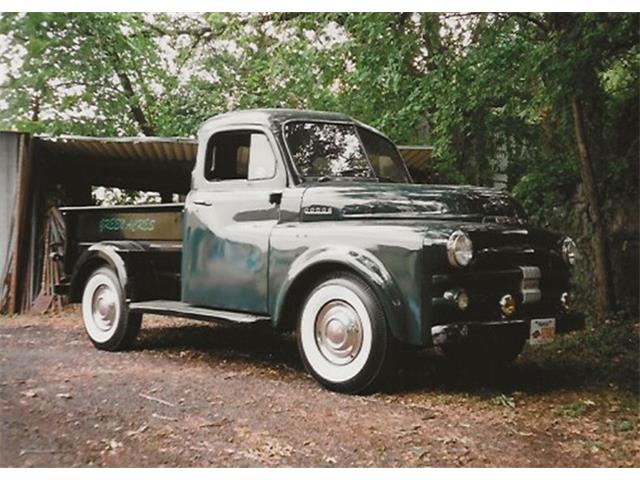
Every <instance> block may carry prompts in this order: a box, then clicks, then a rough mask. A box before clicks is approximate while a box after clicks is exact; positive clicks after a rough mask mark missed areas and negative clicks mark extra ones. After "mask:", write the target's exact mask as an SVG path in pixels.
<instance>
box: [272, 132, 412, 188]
mask: <svg viewBox="0 0 640 480" xmlns="http://www.w3.org/2000/svg"><path fill="white" fill-rule="evenodd" d="M284 136H285V141H286V142H287V146H288V147H289V151H290V153H291V157H292V160H293V161H294V163H295V164H296V167H297V169H298V171H299V172H300V173H301V174H302V176H303V177H305V178H309V177H312V178H313V177H316V178H324V177H327V178H332V177H355V178H376V179H378V180H380V181H385V182H402V183H408V182H409V179H408V176H407V173H406V170H405V168H404V164H403V162H402V159H401V158H400V156H399V155H398V153H397V150H396V149H395V147H394V146H393V144H392V143H391V142H389V141H388V140H386V139H385V138H383V137H381V136H380V135H377V134H375V133H373V132H371V131H369V130H366V129H364V128H359V127H358V128H357V129H356V126H355V125H353V124H343V123H321V122H289V123H287V124H286V125H285V128H284Z"/></svg>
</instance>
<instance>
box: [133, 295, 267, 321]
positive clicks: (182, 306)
mask: <svg viewBox="0 0 640 480" xmlns="http://www.w3.org/2000/svg"><path fill="white" fill-rule="evenodd" d="M129 311H130V312H135V313H152V314H154V315H167V316H171V317H184V318H191V319H194V320H206V321H210V322H223V323H242V324H247V323H255V322H260V321H264V320H270V318H269V317H267V316H261V315H254V314H251V313H242V312H230V311H228V310H214V309H212V308H205V307H194V306H193V305H189V304H187V303H184V302H177V301H172V300H150V301H147V302H132V303H130V304H129Z"/></svg>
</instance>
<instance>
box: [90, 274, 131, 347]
mask: <svg viewBox="0 0 640 480" xmlns="http://www.w3.org/2000/svg"><path fill="white" fill-rule="evenodd" d="M82 319H83V321H84V328H85V330H86V332H87V335H88V336H89V339H90V340H91V342H92V343H93V344H94V345H95V346H96V348H99V349H100V350H111V351H116V350H124V349H126V348H128V347H129V346H131V344H132V343H133V341H134V340H135V338H136V336H137V335H138V332H139V331H140V325H141V323H142V315H141V314H130V313H129V312H128V308H127V304H126V298H125V294H124V290H123V288H122V285H121V284H120V280H119V279H118V276H117V275H116V274H115V272H114V271H113V270H111V269H110V268H107V267H101V268H98V269H96V270H95V271H94V272H93V273H92V274H91V275H90V276H89V278H88V280H87V283H86V284H85V287H84V292H83V294H82Z"/></svg>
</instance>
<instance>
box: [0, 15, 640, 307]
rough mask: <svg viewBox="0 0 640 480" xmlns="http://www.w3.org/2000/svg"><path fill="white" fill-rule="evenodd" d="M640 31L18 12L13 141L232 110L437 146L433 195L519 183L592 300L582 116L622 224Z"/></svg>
mask: <svg viewBox="0 0 640 480" xmlns="http://www.w3.org/2000/svg"><path fill="white" fill-rule="evenodd" d="M639 18H640V17H639V15H638V14H593V13H587V14H547V13H545V14H517V13H516V14H435V13H421V14H406V13H400V14H398V13H364V14H346V13H322V14H317V13H268V14H262V13H260V14H258V13H254V14H224V13H212V14H202V15H186V14H144V15H143V14H130V13H77V14H64V13H29V14H2V15H0V72H2V70H3V66H4V70H5V71H7V72H9V75H8V76H7V77H6V78H5V81H4V85H1V86H0V108H2V107H4V108H2V111H1V112H0V129H11V128H14V129H20V130H27V131H31V132H46V133H51V134H59V133H76V134H85V135H138V134H146V135H165V136H173V135H179V136H184V135H194V134H195V132H196V130H197V128H198V125H199V124H200V122H202V121H203V120H205V119H206V118H208V117H210V116H212V115H215V114H217V113H221V112H224V111H228V110H233V109H240V108H256V107H291V108H311V109H318V110H336V111H342V112H345V113H348V114H351V115H352V116H354V117H356V118H358V119H360V120H362V121H364V122H366V123H369V124H371V125H373V126H374V127H377V128H379V129H380V130H382V131H384V132H385V133H387V134H388V135H389V136H390V137H391V138H393V139H394V140H395V141H396V142H398V143H401V144H402V143H405V144H406V143H417V144H431V145H432V146H433V147H434V162H433V165H432V169H431V170H432V171H431V176H432V179H431V180H432V181H433V182H442V183H473V184H483V185H491V184H492V183H493V177H494V174H495V173H496V172H506V173H507V174H508V178H509V184H508V186H509V188H510V189H512V190H513V192H514V193H515V195H516V196H517V197H518V199H519V200H520V201H521V202H522V203H523V204H524V206H525V207H526V209H527V210H528V212H529V214H530V216H531V220H532V221H533V223H535V224H537V225H540V226H544V227H548V228H552V229H556V230H559V231H565V232H568V233H569V234H571V235H572V236H574V237H575V238H576V239H577V240H578V243H579V245H580V246H581V247H583V249H584V252H585V254H584V257H583V260H582V261H581V264H580V265H579V267H578V269H577V274H578V279H579V284H580V285H581V288H582V290H579V291H578V297H579V298H580V299H585V300H587V299H588V298H589V296H590V294H591V289H592V284H591V281H592V275H591V272H590V269H591V265H592V264H593V262H592V255H591V253H590V238H591V235H592V231H591V230H590V228H589V217H588V215H587V213H586V211H585V208H584V201H583V199H582V195H581V193H580V190H579V188H578V187H579V184H580V175H579V173H578V168H577V165H578V162H577V157H576V147H575V145H576V141H575V136H574V126H573V119H572V112H571V100H572V99H573V98H574V97H575V98H578V99H580V101H581V103H582V105H583V106H584V110H585V117H586V120H587V125H586V127H587V131H588V143H589V148H590V149H591V152H592V157H593V158H594V163H595V165H594V167H595V177H596V179H597V183H598V184H597V188H598V190H599V192H600V196H601V198H604V199H606V202H604V204H603V205H602V206H601V207H603V210H604V211H605V214H606V216H607V217H608V218H613V217H614V216H616V215H617V216H620V215H619V214H620V205H622V204H629V203H630V200H631V201H634V199H637V196H638V178H639V171H638V165H639V164H640V162H639V159H638V151H639V145H638V137H639V136H638V132H639V131H640V124H639V118H640V111H639V105H640V98H639V97H640V88H639V87H640V80H639V74H640V51H639V45H638V27H639ZM0 81H2V78H1V76H0ZM505 163H506V166H505ZM625 202H626V203H625ZM622 223H624V220H623V221H622ZM627 223H628V222H627ZM612 233H615V232H612ZM585 305H588V303H587V302H585Z"/></svg>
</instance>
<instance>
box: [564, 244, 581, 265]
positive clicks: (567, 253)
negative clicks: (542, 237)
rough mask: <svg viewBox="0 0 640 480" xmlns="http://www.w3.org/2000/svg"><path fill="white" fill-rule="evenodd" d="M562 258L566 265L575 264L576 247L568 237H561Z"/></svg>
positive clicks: (576, 256)
mask: <svg viewBox="0 0 640 480" xmlns="http://www.w3.org/2000/svg"><path fill="white" fill-rule="evenodd" d="M561 250H562V259H563V260H564V261H565V262H566V264H567V265H571V266H573V265H575V263H576V259H577V258H578V247H577V246H576V242H574V241H573V240H572V239H571V238H570V237H564V238H563V239H562V248H561Z"/></svg>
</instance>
